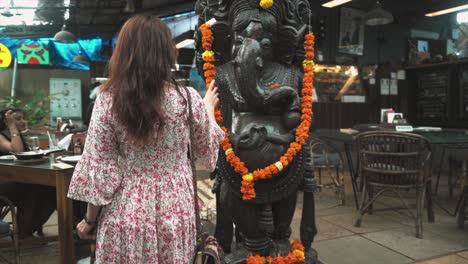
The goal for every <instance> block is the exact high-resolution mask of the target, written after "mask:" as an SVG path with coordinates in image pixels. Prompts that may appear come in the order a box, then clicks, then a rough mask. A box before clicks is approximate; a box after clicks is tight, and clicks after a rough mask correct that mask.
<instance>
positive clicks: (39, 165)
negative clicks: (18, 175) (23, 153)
mask: <svg viewBox="0 0 468 264" xmlns="http://www.w3.org/2000/svg"><path fill="white" fill-rule="evenodd" d="M0 166H8V167H20V168H31V169H39V170H49V171H62V170H68V169H73V167H71V168H70V167H69V168H59V167H56V166H52V162H51V160H50V158H49V159H48V160H46V161H44V162H40V163H19V162H16V161H4V160H0Z"/></svg>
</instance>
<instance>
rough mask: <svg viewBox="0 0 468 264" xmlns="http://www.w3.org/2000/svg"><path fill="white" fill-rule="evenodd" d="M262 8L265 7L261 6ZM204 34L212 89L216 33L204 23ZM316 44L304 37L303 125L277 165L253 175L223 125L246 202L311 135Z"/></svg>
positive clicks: (225, 146) (268, 0) (207, 76)
mask: <svg viewBox="0 0 468 264" xmlns="http://www.w3.org/2000/svg"><path fill="white" fill-rule="evenodd" d="M262 2H264V5H265V6H267V5H268V4H270V3H271V5H273V1H272V0H262V1H260V5H262ZM262 7H263V6H262ZM200 30H201V33H202V47H203V49H205V51H204V52H203V53H202V58H203V61H204V62H205V63H204V64H203V70H204V71H205V72H204V77H205V82H206V87H209V85H210V83H211V82H212V81H213V80H214V78H215V76H216V70H215V65H214V61H215V58H214V55H215V54H214V52H213V51H212V47H213V40H214V37H213V32H212V31H211V26H210V25H209V24H206V23H205V24H203V25H201V26H200ZM314 43H315V37H314V35H313V34H312V33H308V34H306V35H305V37H304V48H305V52H306V53H305V58H304V61H303V69H304V77H303V81H302V101H301V123H300V124H299V126H298V127H297V128H296V137H295V142H292V143H291V144H290V145H289V148H288V149H287V151H286V152H285V153H284V154H283V155H282V156H281V157H280V159H279V161H277V162H275V163H274V164H270V165H268V166H266V167H265V168H261V169H257V170H255V171H253V172H249V170H248V169H247V167H246V166H245V163H244V162H242V161H241V160H240V158H239V157H238V156H237V155H236V154H235V153H234V150H233V148H232V145H231V143H230V142H229V131H228V130H227V128H225V127H224V126H221V128H222V129H223V131H224V134H225V137H224V140H223V141H222V142H221V145H222V147H223V150H224V152H225V154H226V160H227V161H228V162H229V164H231V166H232V167H233V168H234V171H235V172H237V173H239V174H240V175H241V176H242V182H241V189H240V191H241V193H242V199H243V200H251V199H253V198H255V197H256V193H255V183H254V182H255V181H257V180H263V179H270V178H271V177H272V176H273V175H275V174H277V173H279V172H280V171H282V170H283V169H284V168H285V167H287V166H288V165H289V164H290V163H291V162H292V161H293V159H294V156H295V155H296V153H297V152H299V151H300V150H301V149H302V146H303V145H304V143H305V142H306V140H307V137H308V136H309V128H310V125H311V123H312V117H311V116H312V94H313V80H314V72H313V70H314V61H313V59H314ZM215 118H216V122H218V123H222V122H223V116H222V113H221V111H220V109H219V108H216V109H215Z"/></svg>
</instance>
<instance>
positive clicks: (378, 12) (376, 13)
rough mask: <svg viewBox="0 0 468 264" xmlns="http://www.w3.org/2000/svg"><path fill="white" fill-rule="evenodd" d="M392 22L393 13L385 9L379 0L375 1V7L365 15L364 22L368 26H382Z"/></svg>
mask: <svg viewBox="0 0 468 264" xmlns="http://www.w3.org/2000/svg"><path fill="white" fill-rule="evenodd" d="M392 22H393V15H392V13H390V12H388V11H387V10H385V9H383V7H382V5H381V4H380V2H379V1H378V0H377V1H376V2H375V5H374V7H373V8H372V9H371V10H370V11H369V12H367V13H366V14H365V15H364V23H365V24H366V25H368V26H381V25H386V24H390V23H392Z"/></svg>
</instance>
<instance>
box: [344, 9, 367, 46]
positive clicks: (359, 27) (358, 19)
mask: <svg viewBox="0 0 468 264" xmlns="http://www.w3.org/2000/svg"><path fill="white" fill-rule="evenodd" d="M364 14H365V13H364V12H363V11H361V10H356V9H352V8H346V7H342V8H341V16H340V35H339V43H338V51H339V52H341V53H347V54H353V55H364V21H363V15H364Z"/></svg>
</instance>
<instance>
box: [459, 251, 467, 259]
mask: <svg viewBox="0 0 468 264" xmlns="http://www.w3.org/2000/svg"><path fill="white" fill-rule="evenodd" d="M457 255H459V256H461V257H464V258H466V259H468V251H462V252H458V253H457Z"/></svg>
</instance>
